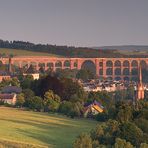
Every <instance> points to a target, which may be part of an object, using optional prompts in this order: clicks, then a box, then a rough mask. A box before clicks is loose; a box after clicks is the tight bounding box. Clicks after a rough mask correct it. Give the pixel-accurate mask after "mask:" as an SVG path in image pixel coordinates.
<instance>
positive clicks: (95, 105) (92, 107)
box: [84, 100, 104, 117]
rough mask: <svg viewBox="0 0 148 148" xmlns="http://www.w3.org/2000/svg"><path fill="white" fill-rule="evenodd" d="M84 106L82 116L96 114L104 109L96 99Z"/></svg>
mask: <svg viewBox="0 0 148 148" xmlns="http://www.w3.org/2000/svg"><path fill="white" fill-rule="evenodd" d="M84 108H85V109H84V117H87V116H93V115H97V114H98V113H102V112H103V110H104V107H103V106H102V105H101V104H100V103H99V102H98V101H96V100H95V101H94V102H92V103H91V104H88V105H87V104H86V105H85V106H84Z"/></svg>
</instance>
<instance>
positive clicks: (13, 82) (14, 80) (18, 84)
mask: <svg viewBox="0 0 148 148" xmlns="http://www.w3.org/2000/svg"><path fill="white" fill-rule="evenodd" d="M10 83H11V85H12V86H17V87H19V86H20V82H19V80H18V79H17V78H12V80H11V82H10Z"/></svg>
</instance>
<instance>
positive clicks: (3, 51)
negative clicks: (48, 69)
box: [0, 48, 60, 57]
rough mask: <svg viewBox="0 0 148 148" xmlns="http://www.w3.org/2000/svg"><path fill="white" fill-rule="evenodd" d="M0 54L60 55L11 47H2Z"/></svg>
mask: <svg viewBox="0 0 148 148" xmlns="http://www.w3.org/2000/svg"><path fill="white" fill-rule="evenodd" d="M0 54H5V55H14V56H50V57H60V56H59V55H55V54H49V53H44V52H35V51H28V50H23V49H9V48H0Z"/></svg>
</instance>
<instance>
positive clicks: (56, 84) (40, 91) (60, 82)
mask: <svg viewBox="0 0 148 148" xmlns="http://www.w3.org/2000/svg"><path fill="white" fill-rule="evenodd" d="M36 88H37V89H36ZM33 90H34V91H35V93H36V95H38V96H42V97H43V96H44V94H45V92H46V91H48V90H52V91H53V92H54V93H55V94H57V95H59V96H60V98H61V99H62V100H71V98H73V96H74V95H76V96H77V98H78V99H79V98H80V99H83V98H84V97H85V92H84V90H83V88H82V87H81V86H80V85H79V84H78V83H77V82H74V81H73V80H72V79H68V78H62V79H59V78H57V77H55V76H51V75H48V76H46V77H44V78H42V79H41V80H39V81H36V82H35V83H34V84H33Z"/></svg>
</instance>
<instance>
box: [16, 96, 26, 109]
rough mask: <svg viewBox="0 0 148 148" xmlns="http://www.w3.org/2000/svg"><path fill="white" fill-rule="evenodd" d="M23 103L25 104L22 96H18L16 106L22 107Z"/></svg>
mask: <svg viewBox="0 0 148 148" xmlns="http://www.w3.org/2000/svg"><path fill="white" fill-rule="evenodd" d="M24 103H25V99H24V94H23V93H21V94H18V95H17V100H16V106H18V107H22V106H23V104H24Z"/></svg>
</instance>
